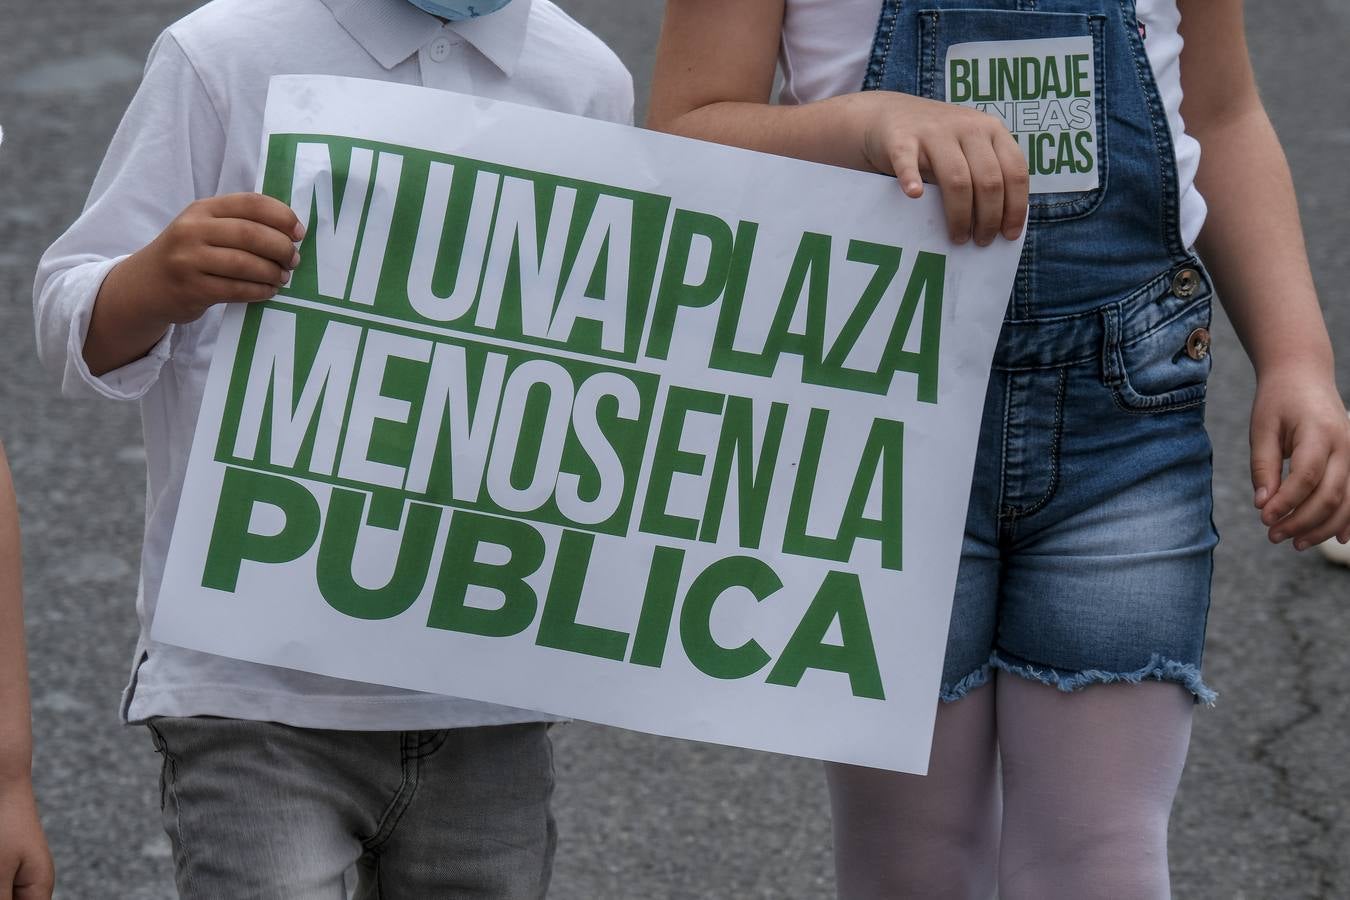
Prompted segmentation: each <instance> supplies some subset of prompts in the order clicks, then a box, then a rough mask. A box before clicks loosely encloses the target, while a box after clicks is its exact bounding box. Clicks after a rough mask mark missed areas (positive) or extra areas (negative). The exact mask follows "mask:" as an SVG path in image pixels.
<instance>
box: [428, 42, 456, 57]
mask: <svg viewBox="0 0 1350 900" xmlns="http://www.w3.org/2000/svg"><path fill="white" fill-rule="evenodd" d="M453 46H454V44H453V43H451V41H450V39H449V38H448V37H444V36H442V37H438V38H436V40H434V41H432V42H431V44H430V46H428V47H427V52H429V53H430V54H431V58H432V59H433V60H435V61H436V62H445V61H446V60H447V59H449V58H450V49H451V48H452V47H453Z"/></svg>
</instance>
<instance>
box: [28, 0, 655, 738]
mask: <svg viewBox="0 0 1350 900" xmlns="http://www.w3.org/2000/svg"><path fill="white" fill-rule="evenodd" d="M287 73H296V74H330V75H348V76H355V77H361V78H374V79H383V80H387V81H394V82H400V83H404V84H421V85H426V86H428V87H436V88H443V89H447V90H454V91H459V92H462V93H470V94H476V95H479V96H483V97H489V98H492V99H496V100H508V101H512V102H516V103H524V104H528V105H531V106H537V107H543V108H548V109H552V110H557V111H560V112H567V113H575V114H578V115H584V116H590V117H593V118H599V119H605V120H608V121H614V122H622V123H628V122H631V121H632V111H633V88H632V79H631V78H630V76H629V74H628V71H627V69H625V68H624V66H623V64H622V63H621V62H619V60H618V58H617V57H615V56H614V54H613V53H612V52H610V50H609V49H608V48H607V47H606V46H605V45H604V44H603V43H602V42H601V41H600V40H598V39H597V38H596V37H595V36H594V35H592V34H591V33H590V32H589V31H587V30H586V29H585V28H583V27H581V26H580V25H578V24H577V23H576V22H574V21H573V20H572V19H570V18H568V17H567V15H566V14H564V13H563V12H562V11H561V10H559V9H558V8H557V7H556V6H554V5H553V4H552V3H551V2H549V0H513V2H512V3H509V4H508V5H507V6H506V7H504V8H503V9H502V10H500V11H498V12H496V13H493V14H491V15H489V16H484V17H482V18H478V19H471V20H468V21H464V22H458V23H451V24H442V23H441V22H440V20H438V19H436V18H434V17H432V16H429V15H427V14H425V13H423V12H422V11H420V10H419V9H417V8H416V7H414V6H413V5H412V4H410V3H408V2H406V0H285V2H277V0H215V2H212V3H209V4H207V5H206V6H204V7H202V8H201V9H199V10H197V11H196V12H194V13H192V14H191V15H189V16H187V17H186V18H184V19H183V20H181V21H179V22H178V23H176V24H174V25H173V26H171V27H170V28H169V29H168V30H166V31H165V32H164V33H163V34H162V35H161V36H160V38H159V40H158V41H157V42H156V43H155V45H154V48H153V49H152V50H151V52H150V58H149V61H148V62H147V64H146V69H145V77H144V80H143V81H142V83H141V86H140V88H139V90H138V91H137V92H136V96H135V97H134V98H133V99H132V101H131V105H130V107H129V108H128V110H127V112H126V116H125V117H124V118H123V120H122V123H121V125H120V127H119V128H118V130H117V133H116V135H115V136H114V137H113V141H112V145H111V146H110V147H109V149H108V154H107V156H106V158H105V159H104V161H103V165H102V167H101V168H100V170H99V173H98V176H97V177H96V179H95V181H94V186H93V189H92V190H91V192H90V196H89V201H88V203H87V205H86V207H85V210H84V212H83V213H82V214H81V215H80V217H79V219H77V220H76V222H75V224H73V225H72V226H71V227H70V229H69V230H68V231H66V233H65V234H63V235H62V236H61V237H60V238H58V239H57V241H56V242H55V243H54V244H53V245H52V246H51V248H50V249H48V251H47V253H46V254H45V255H44V256H43V258H42V261H41V263H40V264H39V267H38V273H37V281H36V284H35V286H34V292H33V293H34V309H35V314H36V327H37V341H38V352H39V356H40V357H41V358H42V361H43V363H44V365H45V366H46V367H47V368H48V369H49V370H50V371H51V372H52V373H53V374H54V375H55V376H56V377H58V378H60V379H61V384H62V389H63V391H64V392H65V393H66V394H68V395H71V396H80V395H90V394H96V395H102V396H104V397H108V398H111V399H115V400H126V401H139V403H140V407H141V416H142V421H143V424H144V432H145V449H146V462H147V479H148V484H147V487H148V492H147V498H146V521H145V543H144V546H143V549H142V552H141V579H140V592H139V597H138V599H137V604H136V609H137V614H138V616H139V618H140V626H141V632H140V640H139V642H138V645H137V648H136V656H135V660H134V662H133V668H132V675H131V680H130V683H129V684H128V686H127V690H126V692H125V694H124V696H123V703H122V716H123V719H124V720H125V721H131V722H136V721H141V720H144V719H147V718H149V717H151V716H187V715H215V716H227V717H231V718H241V719H255V720H267V721H275V722H284V723H287V724H291V725H298V726H302V727H311V728H338V729H362V730H405V729H423V728H446V727H461V726H473V725H493V724H506V723H512V722H523V721H541V720H549V719H551V718H552V717H551V716H547V715H543V714H541V713H536V712H529V711H525V710H518V709H509V708H506V707H500V706H492V705H489V704H485V703H478V702H475V701H470V700H461V699H457V698H453V697H443V696H438V695H431V694H421V693H415V692H411V691H403V690H397V689H394V688H387V687H380V686H375V685H366V684H359V683H356V682H349V681H342V680H339V679H334V678H327V677H323V676H319V675H311V674H308V673H303V672H296V671H291V670H288V669H279V668H274V667H271V666H262V665H257V664H255V663H248V662H242V661H239V660H233V659H226V658H224V657H219V656H213V655H210V654H205V653H198V652H196V651H192V650H185V649H182V648H178V647H172V646H168V645H165V644H159V643H156V642H154V641H151V640H150V638H149V629H150V621H151V618H152V617H153V615H154V611H155V605H156V602H157V601H158V599H159V595H160V586H161V582H162V578H163V573H164V560H165V555H166V553H167V552H168V548H169V536H170V533H171V531H172V529H173V523H174V516H175V514H176V512H177V508H178V502H179V497H180V496H181V493H182V487H183V477H184V473H185V472H186V470H187V462H188V451H189V449H190V447H191V444H192V435H193V430H194V427H195V424H196V420H197V413H198V410H199V409H200V407H201V401H202V392H203V389H204V387H205V384H206V374H207V370H208V368H209V366H210V361H211V353H212V349H213V348H214V346H215V339H216V333H217V331H218V329H219V326H220V319H221V314H222V310H221V307H219V306H216V307H213V308H212V309H211V310H210V311H209V312H208V313H207V314H206V315H205V316H203V317H202V318H201V319H199V320H198V321H196V322H193V323H191V324H188V325H180V326H177V327H175V328H173V329H171V330H170V331H169V332H168V333H167V334H166V335H165V336H164V338H163V339H162V340H161V341H159V343H158V344H156V346H155V347H154V348H152V349H151V350H150V351H149V352H148V353H147V354H146V355H145V356H144V357H143V358H141V359H138V360H136V361H134V362H131V363H129V364H127V365H126V366H123V367H122V368H120V369H117V370H116V371H113V372H109V373H107V374H105V375H103V376H101V377H98V376H95V375H93V374H92V373H91V372H90V371H89V368H88V366H87V365H86V364H85V361H84V357H83V352H82V351H83V347H84V341H85V337H86V335H87V333H88V328H89V319H90V315H91V313H92V311H93V308H94V302H95V299H96V298H97V296H98V291H99V287H100V286H101V285H102V283H103V279H104V278H105V277H106V276H107V274H108V272H109V270H111V269H112V268H113V267H114V266H115V265H117V263H118V262H120V261H121V260H122V259H124V258H125V257H126V256H127V255H129V254H131V253H133V252H135V251H136V250H138V249H140V248H141V247H143V246H145V245H146V244H148V243H149V242H150V241H151V240H153V239H154V238H155V237H156V236H157V235H158V234H159V233H160V232H161V231H162V230H163V229H164V227H165V226H166V225H168V224H169V222H170V221H172V220H173V219H174V218H175V217H176V216H177V215H178V214H179V213H180V212H182V211H183V208H184V207H186V206H187V205H188V204H189V203H191V202H192V201H194V200H197V199H200V198H203V197H210V196H215V195H218V194H227V193H233V192H236V191H251V190H253V189H254V184H255V180H256V174H257V168H258V156H259V151H260V147H261V137H262V118H263V107H264V104H265V101H266V93H267V83H268V79H269V78H270V77H271V76H272V75H277V74H287ZM446 127H454V126H453V123H447V124H446ZM547 139H548V138H547V135H541V136H540V137H539V140H541V141H547Z"/></svg>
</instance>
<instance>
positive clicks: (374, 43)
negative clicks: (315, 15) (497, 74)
mask: <svg viewBox="0 0 1350 900" xmlns="http://www.w3.org/2000/svg"><path fill="white" fill-rule="evenodd" d="M323 2H324V4H325V5H326V6H327V7H328V8H329V10H330V11H331V12H332V13H333V18H334V19H336V20H337V23H338V24H339V25H341V26H342V27H343V28H344V29H345V30H346V31H347V33H348V34H350V35H351V36H352V38H353V39H354V40H355V41H356V42H357V43H358V44H360V45H361V46H362V47H364V48H365V50H366V51H367V52H368V53H369V54H370V55H371V56H373V57H375V60H376V61H377V62H378V63H379V64H380V65H382V66H384V67H385V68H386V69H392V68H394V66H396V65H398V64H399V63H401V62H403V61H404V60H405V59H407V58H408V57H409V56H412V55H413V54H414V53H416V52H417V51H418V50H419V49H420V48H421V47H422V46H424V45H425V44H426V43H427V42H428V41H430V40H431V39H432V38H434V37H435V36H436V34H437V33H438V32H439V31H440V30H441V28H442V27H443V26H442V23H441V21H440V20H439V19H437V18H436V17H435V16H432V15H428V14H427V13H424V12H422V10H420V9H418V8H417V7H415V6H413V5H412V4H411V3H408V2H407V0H323ZM530 2H531V0H512V2H511V3H508V4H507V5H506V6H504V7H502V8H501V9H499V10H497V11H496V12H494V13H491V14H490V15H486V16H479V17H478V18H476V19H465V20H464V21H462V22H451V23H450V24H449V28H450V29H451V30H452V31H454V32H455V33H456V34H458V35H460V36H461V37H463V38H464V39H465V40H466V41H468V42H469V43H470V44H473V46H474V47H475V48H476V49H477V50H478V52H479V53H481V54H483V55H484V56H486V57H487V58H488V60H489V61H491V62H492V64H493V65H495V66H496V67H497V68H499V69H501V70H502V72H503V73H504V74H506V75H508V76H510V75H513V74H515V70H516V65H517V63H519V62H520V55H521V51H522V50H523V49H524V47H525V33H526V31H527V29H528V27H529V21H530Z"/></svg>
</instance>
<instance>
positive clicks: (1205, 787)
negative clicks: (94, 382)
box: [0, 0, 1350, 900]
mask: <svg viewBox="0 0 1350 900" xmlns="http://www.w3.org/2000/svg"><path fill="white" fill-rule="evenodd" d="M193 5H194V4H193V3H190V2H183V0H138V2H135V3H126V2H121V0H91V2H76V0H48V2H43V3H34V2H26V0H0V125H3V127H4V131H5V142H4V145H3V147H2V148H0V336H2V337H3V339H4V340H3V345H2V346H0V437H2V438H3V440H4V441H5V443H6V445H7V446H8V449H9V453H10V457H11V460H12V463H13V466H14V471H15V475H16V478H17V481H18V487H19V493H20V501H21V508H22V513H23V520H24V521H23V524H24V530H25V564H26V569H27V593H28V598H27V599H28V636H29V641H30V654H31V667H32V675H33V695H34V698H33V699H34V728H35V734H36V760H35V780H36V785H37V790H38V795H39V800H40V802H41V805H42V809H43V816H44V822H45V825H46V829H47V834H48V837H49V839H50V841H51V845H52V849H53V852H54V853H55V856H56V861H57V866H58V871H59V879H60V888H59V896H60V897H62V898H67V900H83V898H97V900H102V898H118V900H165V898H171V897H173V896H174V893H173V887H172V879H171V863H170V859H169V847H168V843H167V840H166V839H165V837H164V835H163V833H162V832H161V830H160V827H159V821H158V799H159V797H158V790H159V787H158V780H157V779H158V766H159V759H158V757H157V756H156V755H155V753H154V752H153V750H152V748H151V745H150V741H149V739H148V736H147V735H146V734H145V733H144V731H143V730H142V729H138V728H124V727H122V726H120V725H119V724H118V723H117V717H116V710H117V700H118V694H119V692H120V690H121V688H122V685H123V682H124V680H125V676H126V673H127V667H128V665H129V661H130V655H131V648H132V646H133V644H134V641H135V632H136V626H135V616H134V613H133V604H134V602H135V594H136V566H137V558H138V544H139V537H140V531H141V523H142V515H143V510H144V505H143V504H144V500H143V497H144V472H143V468H144V450H143V446H142V439H141V433H140V428H139V422H138V419H137V416H136V411H135V409H134V408H132V407H130V406H120V405H117V404H112V403H98V402H72V401H67V400H61V399H59V398H58V396H57V391H56V386H55V385H54V384H52V383H51V381H50V379H48V378H46V377H44V376H43V375H41V374H40V372H39V369H38V365H37V362H36V359H35V354H34V350H33V347H32V339H31V330H32V314H31V308H30V296H31V294H30V292H31V283H32V277H33V270H34V266H35V263H36V260H37V258H38V256H39V255H40V254H41V252H42V250H43V248H45V246H46V245H47V244H48V243H49V242H50V241H51V240H52V239H53V238H54V237H55V236H56V235H57V234H59V233H60V231H61V230H62V229H63V228H64V227H65V226H66V225H67V224H68V223H69V222H70V221H71V220H72V219H73V218H74V216H75V215H76V214H77V213H78V211H79V209H80V206H81V205H82V202H83V199H84V195H85V193H86V191H87V190H88V186H89V183H90V181H91V180H92V178H93V174H94V172H95V169H96V167H97V165H98V161H99V159H100V157H101V154H102V152H103V149H104V148H105V147H106V145H107V142H108V139H109V137H110V136H111V134H112V131H113V129H114V128H115V126H116V123H117V121H118V118H119V116H120V113H121V110H122V109H123V108H124V107H125V104H126V102H127V99H128V98H129V97H130V95H131V92H132V91H133V90H134V88H135V86H136V82H137V79H138V78H139V75H140V70H141V63H142V61H143V59H144V57H145V53H146V51H147V50H148V48H149V46H150V43H151V41H152V40H153V39H154V37H155V35H156V34H157V33H158V32H159V30H160V29H161V28H163V27H164V26H165V25H167V24H168V23H169V22H171V21H172V20H173V19H175V18H176V17H178V16H180V15H182V14H183V13H184V12H185V11H187V10H188V9H189V8H191V7H192V6H193ZM562 5H563V6H564V7H565V8H566V9H568V10H569V11H570V12H571V13H572V14H573V15H575V16H576V17H577V18H578V19H580V20H581V21H582V22H584V23H585V24H587V25H589V26H590V27H591V28H593V29H594V30H595V31H596V32H598V33H599V34H600V35H601V36H602V37H604V38H605V39H606V40H608V41H609V42H610V43H611V45H612V46H613V47H614V48H615V49H616V50H617V51H618V53H619V54H620V56H622V57H623V58H624V60H625V61H626V62H627V63H628V65H629V66H630V68H631V69H632V70H633V71H634V73H635V76H636V80H637V84H638V90H639V95H640V96H641V95H645V92H646V88H647V84H648V80H649V73H650V69H651V64H652V58H651V56H652V50H653V48H654V46H655V43H656V35H657V29H658V26H659V18H660V4H659V3H658V2H657V0H565V2H563V4H562ZM1248 17H1249V33H1250V39H1251V42H1252V51H1253V56H1254V59H1255V62H1256V64H1257V69H1258V73H1259V78H1260V83H1261V85H1262V88H1263V93H1264V96H1265V99H1266V102H1267V106H1268V107H1269V109H1270V112H1271V115H1272V117H1273V119H1274V120H1275V124H1276V126H1277V128H1278V129H1279V131H1280V133H1281V135H1282V136H1283V138H1284V140H1285V146H1286V149H1287V151H1288V155H1289V158H1290V162H1291V165H1292V167H1293V169H1294V173H1295V178H1296V181H1297V183H1298V186H1299V188H1300V195H1301V202H1302V208H1303V213H1304V217H1305V224H1306V228H1307V232H1308V238H1309V247H1310V252H1311V256H1312V260H1313V266H1314V269H1315V272H1316V274H1317V279H1318V283H1319V286H1320V289H1321V292H1322V300H1323V304H1324V307H1325V308H1326V313H1327V318H1328V322H1329V325H1330V328H1331V331H1332V334H1333V337H1334V339H1335V340H1336V342H1337V344H1338V346H1339V348H1340V350H1341V361H1340V364H1339V375H1340V383H1341V385H1342V387H1343V388H1346V387H1350V311H1347V309H1346V306H1345V304H1344V302H1343V291H1342V290H1341V285H1343V284H1346V283H1350V212H1347V211H1348V210H1350V178H1348V177H1347V175H1346V172H1345V164H1346V160H1347V159H1350V119H1347V115H1346V114H1347V112H1350V54H1347V53H1346V50H1345V48H1346V47H1348V46H1350V5H1347V4H1346V2H1345V0H1299V2H1297V3H1268V4H1248ZM1231 189H1232V190H1238V191H1240V190H1243V189H1244V186H1243V185H1240V184H1239V185H1233V186H1232V188H1231ZM1214 348H1215V349H1214V355H1215V368H1214V373H1213V376H1212V380H1211V389H1210V402H1209V411H1208V415H1209V422H1210V426H1211V433H1212V436H1213V440H1214V445H1215V466H1216V472H1217V478H1216V483H1215V501H1216V514H1215V518H1216V520H1217V522H1218V525H1219V528H1220V530H1221V532H1222V533H1223V535H1224V539H1223V542H1222V543H1221V545H1220V547H1219V550H1218V556H1217V562H1216V574H1215V584H1214V602H1213V610H1212V613H1211V617H1210V629H1209V635H1208V641H1207V648H1206V659H1205V670H1206V680H1207V681H1208V682H1209V683H1211V684H1212V685H1214V686H1215V687H1217V688H1218V690H1219V691H1220V693H1221V698H1220V701H1219V704H1218V706H1217V707H1216V708H1214V709H1204V710H1201V711H1200V712H1199V713H1198V715H1197V719H1196V728H1195V735H1194V740H1193V743H1192V749H1191V755H1190V761H1189V764H1188V766H1187V770H1186V775H1185V778H1184V780H1183V784H1182V789H1181V793H1180V796H1179V798H1178V801H1177V805H1176V809H1175V813H1174V816H1173V820H1172V870H1173V873H1174V890H1175V894H1176V896H1177V897H1180V898H1268V897H1270V898H1274V897H1278V898H1342V897H1350V821H1347V810H1348V809H1350V800H1348V799H1347V798H1350V767H1348V766H1347V764H1346V761H1347V759H1350V738H1347V728H1348V727H1350V688H1348V687H1347V686H1348V685H1350V654H1348V653H1347V652H1346V651H1345V644H1346V642H1347V640H1350V604H1347V602H1346V601H1347V599H1350V569H1335V568H1332V567H1330V566H1328V565H1326V564H1324V563H1323V562H1322V560H1321V559H1320V558H1319V557H1318V556H1317V555H1315V554H1312V553H1309V554H1304V555H1301V556H1300V555H1297V554H1295V553H1293V552H1292V551H1291V550H1289V549H1288V548H1287V547H1282V548H1272V547H1270V546H1269V545H1268V544H1267V543H1266V542H1265V540H1264V537H1263V532H1262V530H1261V529H1260V528H1259V527H1258V523H1257V521H1256V518H1255V515H1254V513H1253V511H1252V510H1251V508H1250V500H1249V497H1250V488H1249V486H1248V481H1247V458H1246V415H1247V412H1248V408H1249V405H1250V398H1251V392H1252V388H1253V384H1254V381H1253V377H1252V374H1251V369H1250V366H1249V365H1248V363H1247V362H1246V359H1245V357H1244V356H1243V354H1242V351H1241V349H1240V347H1239V345H1238V343H1237V340H1236V338H1235V337H1234V335H1233V333H1232V330H1231V328H1229V327H1228V326H1227V324H1226V322H1223V321H1220V322H1218V323H1216V326H1215V328H1214ZM1293 352H1297V350H1296V349H1295V350H1294V351H1293ZM557 766H558V775H559V788H558V793H557V795H556V810H557V814H558V818H559V824H560V829H561V846H560V850H559V855H558V860H557V867H556V874H555V878H554V888H553V892H552V895H551V896H553V897H555V898H560V900H606V898H619V900H629V898H633V900H637V898H737V900H739V898H815V897H828V896H830V895H831V883H832V877H831V872H830V834H829V825H828V819H827V803H826V796H825V791H824V787H823V784H822V780H821V777H820V771H819V767H818V765H817V764H814V763H811V762H809V761H804V760H798V759H788V758H783V757H777V756H771V755H767V754H761V753H754V752H748V751H738V750H732V749H727V748H722V747H713V746H707V745H700V744H695V743H689V742H680V741H671V740H664V739H657V738H652V737H647V736H644V735H639V734H634V733H631V732H625V731H620V730H615V729H607V728H602V727H598V726H591V725H585V724H574V725H570V726H567V727H565V728H564V729H561V730H560V732H559V734H558V737H557ZM1103 815H1109V811H1108V810H1103Z"/></svg>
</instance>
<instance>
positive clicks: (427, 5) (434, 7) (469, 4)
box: [408, 0, 511, 22]
mask: <svg viewBox="0 0 1350 900" xmlns="http://www.w3.org/2000/svg"><path fill="white" fill-rule="evenodd" d="M408 2H409V3H411V4H412V5H413V6H416V7H417V8H418V9H421V10H423V11H425V12H429V13H431V14H432V15H433V16H440V17H441V18H442V19H449V20H450V21H451V22H461V21H463V20H464V19H476V18H478V17H479V16H486V15H487V14H488V13H495V12H496V11H497V10H499V9H501V8H502V7H503V6H505V5H506V4H508V3H510V2H511V0H461V2H459V3H446V2H437V0H408Z"/></svg>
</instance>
